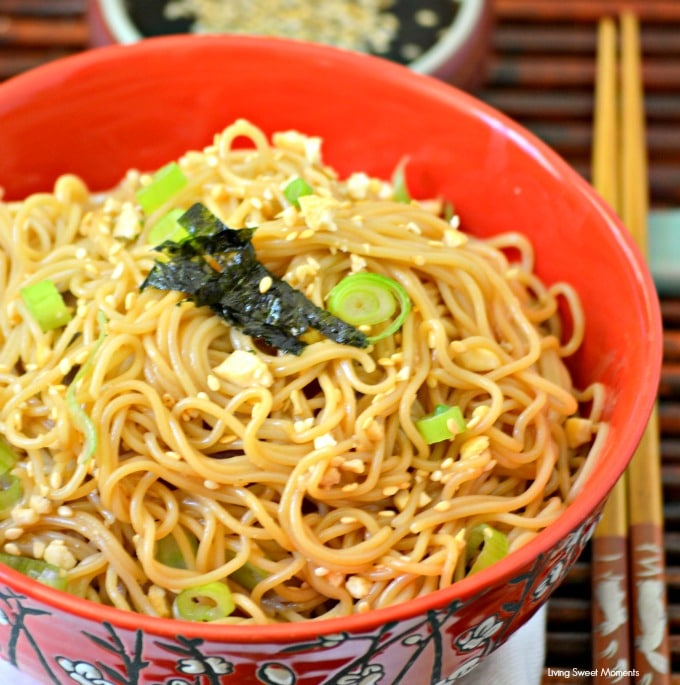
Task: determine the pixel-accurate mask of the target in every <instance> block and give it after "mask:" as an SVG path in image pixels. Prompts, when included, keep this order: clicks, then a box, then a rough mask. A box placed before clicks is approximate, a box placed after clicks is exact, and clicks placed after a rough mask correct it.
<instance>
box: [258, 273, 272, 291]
mask: <svg viewBox="0 0 680 685" xmlns="http://www.w3.org/2000/svg"><path fill="white" fill-rule="evenodd" d="M273 284H274V280H273V279H272V277H271V276H265V277H264V278H263V279H262V280H261V281H260V285H259V290H260V292H261V293H262V294H263V295H264V293H266V292H267V291H268V290H269V289H270V288H271V287H272V285H273Z"/></svg>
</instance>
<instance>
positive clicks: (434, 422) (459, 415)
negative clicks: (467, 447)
mask: <svg viewBox="0 0 680 685" xmlns="http://www.w3.org/2000/svg"><path fill="white" fill-rule="evenodd" d="M465 427H466V426H465V418H464V417H463V412H462V411H461V410H460V407H449V406H448V405H446V404H438V405H437V406H436V407H435V409H434V411H433V412H432V413H431V414H428V415H427V416H424V417H423V418H422V419H419V420H418V421H416V428H417V429H418V431H419V433H420V434H421V435H422V436H423V439H424V440H425V442H426V443H427V444H428V445H432V444H434V443H435V442H442V441H443V440H451V439H452V438H454V437H456V435H458V434H459V433H462V432H463V431H464V430H465Z"/></svg>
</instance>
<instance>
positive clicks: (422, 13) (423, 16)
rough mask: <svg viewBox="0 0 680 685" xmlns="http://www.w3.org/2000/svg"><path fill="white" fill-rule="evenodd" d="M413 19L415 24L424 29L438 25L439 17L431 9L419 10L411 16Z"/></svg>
mask: <svg viewBox="0 0 680 685" xmlns="http://www.w3.org/2000/svg"><path fill="white" fill-rule="evenodd" d="M413 18H414V19H415V20H416V24H419V25H420V26H424V27H426V28H434V27H435V26H437V24H439V16H438V15H437V13H436V12H435V11H434V10H431V9H420V10H418V11H417V12H416V13H415V14H414V15H413Z"/></svg>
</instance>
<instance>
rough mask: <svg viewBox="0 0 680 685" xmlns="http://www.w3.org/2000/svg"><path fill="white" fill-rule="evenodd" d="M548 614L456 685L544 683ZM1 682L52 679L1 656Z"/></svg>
mask: <svg viewBox="0 0 680 685" xmlns="http://www.w3.org/2000/svg"><path fill="white" fill-rule="evenodd" d="M545 615H546V609H545V607H543V609H541V610H540V611H539V612H538V613H537V614H536V615H535V616H534V617H533V618H532V619H531V620H530V621H529V622H528V623H527V624H525V625H524V626H523V627H522V628H521V629H520V630H518V631H517V632H516V633H515V634H514V635H513V636H512V637H511V638H510V639H509V640H508V641H507V642H506V643H505V644H504V645H503V646H502V647H499V648H498V649H497V650H496V651H495V652H494V653H493V654H491V655H490V656H489V657H487V658H486V659H485V660H484V661H482V662H481V663H480V664H479V666H477V668H475V670H474V671H472V672H471V673H469V674H468V675H466V676H463V677H462V678H459V679H458V680H456V681H455V685H508V683H522V685H540V683H541V678H542V672H543V662H544V660H545ZM0 683H8V684H9V683H11V685H45V684H46V683H48V680H45V681H43V682H40V681H37V680H35V679H34V678H31V677H29V676H27V675H25V674H23V673H21V672H20V671H17V670H16V669H15V668H14V667H13V666H12V665H11V664H9V663H8V662H7V661H3V660H2V659H0ZM452 685H453V684H452Z"/></svg>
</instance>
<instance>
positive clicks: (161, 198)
mask: <svg viewBox="0 0 680 685" xmlns="http://www.w3.org/2000/svg"><path fill="white" fill-rule="evenodd" d="M186 184H187V177H186V176H185V175H184V172H183V171H182V170H181V169H180V166H179V164H177V162H170V163H169V164H166V165H165V166H164V167H161V168H160V169H159V170H158V171H157V172H156V173H155V174H154V175H153V176H152V177H151V182H150V183H149V184H148V185H146V186H142V187H141V188H140V189H139V190H138V191H137V193H136V195H135V198H136V199H137V202H139V204H140V205H141V207H142V209H143V210H144V211H145V212H146V213H147V214H150V213H151V212H155V211H156V210H157V209H158V208H159V207H161V206H162V205H164V204H165V203H166V202H167V201H168V200H169V199H170V198H172V197H173V196H174V195H176V194H177V193H178V192H179V191H180V190H181V189H182V188H184V186H185V185H186Z"/></svg>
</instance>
